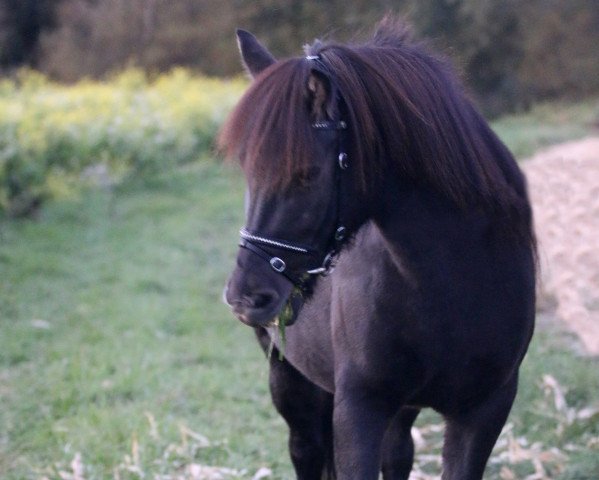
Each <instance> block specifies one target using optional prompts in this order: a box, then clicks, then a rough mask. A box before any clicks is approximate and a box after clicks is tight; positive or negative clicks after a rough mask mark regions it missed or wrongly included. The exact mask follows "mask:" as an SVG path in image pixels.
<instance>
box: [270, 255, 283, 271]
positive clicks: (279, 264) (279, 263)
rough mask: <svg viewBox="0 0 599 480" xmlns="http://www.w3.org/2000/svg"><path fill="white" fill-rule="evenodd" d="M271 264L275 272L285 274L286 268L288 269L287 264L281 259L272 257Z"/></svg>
mask: <svg viewBox="0 0 599 480" xmlns="http://www.w3.org/2000/svg"><path fill="white" fill-rule="evenodd" d="M269 263H270V266H271V267H272V269H273V270H274V271H275V272H279V273H283V272H284V271H285V268H287V265H285V262H284V261H283V260H281V259H280V258H279V257H272V258H271V259H270V261H269Z"/></svg>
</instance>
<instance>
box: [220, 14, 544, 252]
mask: <svg viewBox="0 0 599 480" xmlns="http://www.w3.org/2000/svg"><path fill="white" fill-rule="evenodd" d="M306 53H307V54H308V55H312V56H319V57H320V59H321V62H322V63H323V64H324V65H325V66H326V67H327V70H328V72H329V74H330V81H331V82H332V83H333V84H334V86H335V87H336V88H337V89H338V91H339V96H340V98H341V102H342V113H343V115H344V116H345V117H346V118H344V120H346V121H347V123H348V125H349V128H350V137H351V139H352V141H351V158H352V169H356V175H357V178H358V179H359V180H360V181H361V182H362V185H363V186H364V188H370V187H372V186H373V185H376V182H377V180H378V179H380V178H381V176H382V175H388V174H389V173H390V170H392V171H393V173H395V174H397V175H399V176H400V178H402V179H403V180H402V181H405V182H414V183H416V184H419V185H422V186H424V187H425V188H432V189H435V190H437V191H438V192H440V193H441V194H443V195H444V196H446V197H447V199H448V200H449V201H450V202H453V203H454V204H455V205H456V207H458V208H464V207H468V206H476V207H477V208H483V209H486V210H489V211H493V212H494V213H495V214H498V215H501V216H503V217H504V218H505V219H506V220H508V219H509V221H510V222H512V223H516V224H518V225H517V226H516V225H512V226H513V227H515V229H516V230H518V231H519V233H520V234H523V235H524V236H526V237H529V239H530V240H531V241H533V242H534V240H533V235H532V233H531V227H530V222H531V219H530V216H531V213H530V207H529V206H528V200H527V193H526V184H525V180H524V177H523V175H522V173H521V172H520V170H519V168H518V167H517V165H516V163H515V161H514V160H513V157H512V155H511V154H510V152H509V151H508V150H507V148H506V147H505V146H504V145H503V144H502V142H501V141H500V140H499V139H498V138H497V136H496V135H495V134H494V133H493V131H492V130H491V129H490V127H489V126H488V125H487V123H486V121H485V120H484V119H483V118H482V117H481V115H480V114H479V113H478V112H477V111H476V109H475V108H474V107H473V105H472V103H471V101H470V100H469V99H468V97H467V95H466V94H465V92H464V89H463V87H462V86H461V84H460V82H459V80H458V76H457V75H456V74H455V73H454V71H453V69H452V68H451V66H450V64H449V62H448V61H447V60H446V59H444V58H442V57H440V56H438V55H435V54H433V53H431V52H430V51H429V49H428V48H427V47H426V45H424V44H422V43H419V42H417V41H414V40H413V39H412V37H411V35H410V34H409V31H408V30H407V29H406V28H405V27H404V25H403V24H401V23H400V22H397V21H394V20H392V19H386V20H383V22H381V23H380V24H379V25H378V27H377V29H376V32H375V34H374V36H373V37H372V39H371V40H370V41H368V42H366V43H364V44H358V45H344V44H337V43H329V44H321V43H320V42H316V43H315V44H314V45H312V46H311V47H308V49H307V52H306ZM312 68H313V65H312V64H311V61H310V60H307V59H306V58H304V57H297V58H291V59H287V60H284V61H280V62H277V63H275V64H274V65H272V66H270V67H269V68H268V69H266V70H265V71H264V72H262V73H261V74H260V75H259V76H258V77H257V78H256V79H255V81H254V82H253V83H252V85H251V86H250V88H249V89H248V91H247V92H246V94H245V95H244V96H243V98H242V99H241V101H240V102H239V104H238V105H237V107H236V108H235V110H234V111H233V112H232V114H231V115H230V117H229V119H228V121H227V122H226V124H225V125H224V127H223V129H222V131H221V135H220V137H219V144H220V146H221V148H222V149H223V150H224V152H225V153H226V154H227V156H231V157H239V158H240V159H241V162H242V166H243V168H244V170H245V171H246V173H248V174H249V176H250V177H252V178H254V179H260V181H261V182H263V183H264V184H266V185H268V186H270V187H272V188H282V187H285V186H286V185H289V184H290V183H291V182H292V181H293V180H294V178H296V176H297V175H298V174H300V173H301V172H302V171H304V170H305V169H306V168H307V165H309V163H310V161H311V160H312V159H313V158H314V155H315V153H316V152H314V151H313V145H315V141H314V129H312V128H310V125H311V122H312V119H311V113H310V109H309V105H308V94H307V84H308V80H309V76H310V73H311V70H312Z"/></svg>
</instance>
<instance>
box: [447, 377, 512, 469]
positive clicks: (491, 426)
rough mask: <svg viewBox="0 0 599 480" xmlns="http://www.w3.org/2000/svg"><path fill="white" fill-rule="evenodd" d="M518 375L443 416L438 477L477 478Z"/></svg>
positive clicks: (504, 416)
mask: <svg viewBox="0 0 599 480" xmlns="http://www.w3.org/2000/svg"><path fill="white" fill-rule="evenodd" d="M517 389H518V376H517V375H515V376H514V378H512V379H511V380H510V381H509V382H508V383H506V384H505V385H504V386H503V387H502V388H501V389H499V390H497V391H496V392H494V393H493V394H492V395H491V396H490V397H489V398H487V399H486V400H485V401H484V402H482V403H480V404H479V405H477V406H476V407H474V408H472V409H470V410H468V411H467V412H464V413H461V414H459V415H452V416H447V417H446V428H445V442H444V445H443V474H442V476H441V478H442V480H481V479H482V478H483V474H484V471H485V466H486V464H487V460H488V459H489V456H490V455H491V451H492V450H493V446H494V445H495V442H496V441H497V437H499V434H500V433H501V429H502V428H503V425H504V424H505V421H506V419H507V416H508V414H509V412H510V409H511V408H512V404H513V402H514V398H515V396H516V391H517Z"/></svg>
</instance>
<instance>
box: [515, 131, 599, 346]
mask: <svg viewBox="0 0 599 480" xmlns="http://www.w3.org/2000/svg"><path fill="white" fill-rule="evenodd" d="M522 165H523V169H524V171H525V172H526V175H527V177H528V183H529V188H530V195H531V199H532V203H533V208H534V213H535V224H536V230H537V236H538V240H539V253H540V263H541V270H542V271H541V282H540V284H539V307H540V309H541V310H544V311H545V312H549V313H553V314H555V315H556V316H557V317H558V318H559V319H561V320H562V321H564V322H565V323H566V325H567V326H568V328H569V329H571V330H572V331H573V332H575V333H576V334H577V335H578V337H579V338H580V340H581V342H582V344H583V346H584V347H585V349H586V350H587V352H588V353H589V354H591V355H599V137H590V138H586V139H583V140H579V141H574V142H568V143H563V144H561V145H556V146H554V147H551V148H549V149H547V150H542V151H540V152H538V153H536V154H535V155H534V156H533V157H531V158H530V159H529V160H526V161H524V162H523V163H522Z"/></svg>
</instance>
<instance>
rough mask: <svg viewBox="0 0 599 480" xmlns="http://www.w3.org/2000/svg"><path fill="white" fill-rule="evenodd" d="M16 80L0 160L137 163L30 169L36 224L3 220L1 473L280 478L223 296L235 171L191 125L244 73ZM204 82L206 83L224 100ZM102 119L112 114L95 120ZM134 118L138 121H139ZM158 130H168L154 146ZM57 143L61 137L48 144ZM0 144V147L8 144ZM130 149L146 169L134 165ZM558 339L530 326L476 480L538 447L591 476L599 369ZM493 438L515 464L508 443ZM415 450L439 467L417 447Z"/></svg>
mask: <svg viewBox="0 0 599 480" xmlns="http://www.w3.org/2000/svg"><path fill="white" fill-rule="evenodd" d="M27 78H28V79H29V80H28V81H27V82H24V83H23V85H22V86H20V87H17V86H16V85H14V84H10V83H4V84H2V86H1V87H0V92H3V93H2V94H0V102H4V103H2V105H3V106H2V108H0V117H1V118H2V120H1V122H0V132H2V133H0V134H1V135H5V136H6V135H13V134H12V133H10V132H11V130H10V129H8V128H7V127H6V125H7V122H9V121H10V120H11V119H12V120H13V124H12V125H13V130H14V131H16V132H19V135H17V136H14V135H13V136H11V137H10V138H11V139H12V140H13V141H15V142H16V143H12V144H11V145H13V150H16V151H17V152H19V153H18V154H14V156H12V157H10V158H12V159H13V160H14V158H19V159H22V161H23V162H27V161H33V160H34V159H37V160H42V161H43V159H45V158H52V159H53V160H52V162H50V161H48V160H46V161H45V162H46V163H44V165H47V164H48V163H50V164H51V165H52V166H54V165H64V162H65V161H66V159H70V161H72V162H74V163H75V164H77V165H78V167H77V168H76V169H74V170H73V172H81V171H82V169H84V167H85V166H88V165H94V162H95V161H96V159H98V160H99V161H101V162H102V161H105V162H106V164H107V165H109V166H111V169H110V172H117V173H118V172H122V171H126V172H129V173H131V172H136V173H137V174H136V175H131V174H129V175H125V176H124V177H123V179H122V180H121V181H120V182H118V183H111V184H110V185H104V186H103V188H98V187H95V188H87V189H81V188H77V189H75V191H76V192H77V195H76V196H73V195H71V196H68V195H67V196H65V195H63V194H60V193H61V190H59V189H57V190H52V189H51V188H50V187H49V186H47V185H52V182H50V183H49V184H46V183H45V181H44V182H41V183H40V185H42V186H44V188H48V190H47V191H50V192H53V193H55V194H56V193H59V195H57V198H56V199H55V200H54V201H52V202H48V203H47V204H46V205H45V207H44V208H43V209H42V210H41V212H40V215H39V218H38V220H37V221H35V222H34V221H30V220H10V221H9V220H7V219H6V218H5V219H4V220H3V223H2V224H0V272H1V275H0V477H1V478H3V479H7V480H17V479H18V480H21V479H24V478H36V479H37V478H40V479H41V478H48V479H52V480H54V479H65V478H72V479H73V480H75V479H76V478H78V477H77V476H76V473H77V472H78V471H80V470H81V471H82V472H83V475H84V478H86V479H87V480H90V479H104V478H115V479H117V478H118V479H137V478H142V477H145V478H160V479H166V478H175V476H176V475H179V476H180V478H190V479H191V478H202V477H200V476H199V474H198V472H199V471H200V465H212V466H223V467H228V468H230V469H234V470H236V471H237V473H238V474H239V475H238V476H239V477H241V478H252V476H253V475H254V473H255V472H256V471H257V470H258V469H259V468H261V467H263V466H266V467H268V468H270V469H272V471H273V473H272V475H271V477H270V478H274V479H282V478H292V473H291V467H290V462H289V460H288V457H287V453H286V429H285V426H284V423H283V421H282V420H281V419H280V418H279V417H278V415H277V414H276V413H275V411H274V408H273V407H272V406H271V404H270V398H269V394H268V389H267V363H266V361H265V357H264V355H263V354H262V352H261V351H260V349H259V347H258V346H257V344H256V342H255V341H254V340H253V334H252V331H251V329H249V328H248V327H245V326H243V325H242V324H240V323H239V322H237V321H236V320H234V319H233V317H232V316H231V314H230V313H229V311H228V309H227V308H226V307H225V306H224V305H223V304H222V303H221V300H220V295H221V289H222V285H223V284H224V281H225V278H226V275H227V274H228V272H229V270H230V268H231V266H232V265H233V261H234V254H235V250H236V237H237V229H238V227H239V226H240V225H241V223H242V208H241V205H242V197H243V185H242V180H241V178H240V176H239V175H238V174H237V173H236V172H233V171H231V170H229V169H228V168H227V167H224V166H222V165H220V164H217V163H216V162H214V161H213V160H211V159H210V158H208V156H207V152H208V150H207V148H208V146H209V143H210V140H209V139H210V138H211V137H210V135H211V134H209V133H205V132H212V134H213V132H214V129H215V128H216V126H215V125H216V124H217V123H218V122H219V121H220V119H221V118H222V115H223V114H224V110H220V109H217V110H215V111H213V113H212V114H206V113H198V112H200V110H199V109H197V105H202V101H203V99H204V98H209V99H210V101H209V102H208V103H207V105H208V106H219V107H221V106H224V105H230V104H231V103H232V102H233V101H234V96H235V95H237V92H238V91H239V89H240V88H241V87H240V86H239V85H237V84H236V83H234V84H229V85H225V86H222V85H216V84H210V86H209V87H208V86H206V85H208V84H207V83H201V82H210V81H206V80H194V79H192V78H191V77H189V76H187V75H186V74H184V73H183V72H179V73H173V74H172V75H170V76H167V77H164V78H163V77H160V78H159V79H157V80H155V81H154V82H150V83H146V82H145V80H143V79H140V78H139V77H136V76H135V75H134V74H129V75H127V76H124V77H120V79H117V80H115V85H119V84H120V85H124V86H123V87H122V89H121V90H118V89H115V90H114V91H113V90H111V89H112V88H113V87H112V86H111V87H108V86H106V85H104V84H98V83H85V84H83V85H79V86H77V87H76V88H74V89H73V93H72V92H71V91H70V90H69V89H68V88H63V87H57V86H55V85H53V84H48V83H47V82H46V81H45V80H43V79H41V78H39V77H34V76H28V77H27ZM36 78H37V80H35V81H36V82H39V84H37V85H33V83H32V82H34V79H36ZM136 78H137V80H136ZM119 82H121V83H119ZM136 82H137V83H136ZM171 82H172V83H171ZM177 82H179V83H177ZM188 82H189V83H188ZM193 82H200V83H198V84H194V83H193ZM132 84H135V86H134V85H132ZM125 85H129V86H125ZM190 85H196V87H195V88H191V87H190ZM212 87H214V88H216V89H219V88H222V89H223V90H222V91H223V94H222V95H223V98H222V99H216V98H215V97H213V96H212V93H211V92H209V90H210V88H212ZM162 88H164V90H163V89H162ZM85 89H88V90H87V92H86V93H85V94H83V93H82V92H83V90H85ZM41 91H43V92H46V94H45V95H42V94H41V93H39V92H41ZM119 91H120V92H121V93H117V92H119ZM75 92H79V94H76V93H75ZM100 92H104V93H103V94H102V95H104V96H102V95H101V94H100ZM119 95H121V98H120V99H119ZM188 95H191V97H190V96H188ZM229 96H231V97H229ZM225 97H226V98H225ZM19 99H21V100H19ZM19 101H22V102H25V103H23V104H22V105H21V106H19ZM120 101H124V102H125V103H124V105H125V107H124V109H123V108H121V107H119V102H120ZM11 102H12V103H11ZM52 102H54V103H52ZM87 102H89V103H87ZM111 102H112V103H111ZM84 104H85V105H86V107H85V108H84V106H83V105H84ZM6 105H10V108H11V109H12V110H11V112H12V114H7V113H6V109H5V106H6ZM25 105H26V106H27V108H25ZM52 105H54V106H52ZM63 105H70V106H69V107H68V108H67V107H63ZM75 105H81V108H75V107H74V106H75ZM107 105H108V106H107ZM131 105H135V106H138V107H139V109H138V110H136V109H134V108H132V107H130V106H131ZM88 109H91V113H90V112H89V110H88ZM593 109H595V112H596V106H595V105H593V104H591V105H584V104H581V105H577V106H571V107H567V108H566V107H561V106H560V108H559V111H555V110H554V109H552V108H550V107H549V106H543V107H540V108H539V109H534V110H533V111H532V113H531V114H530V115H527V116H521V117H512V118H509V119H505V120H500V121H499V122H497V123H496V124H495V127H496V128H497V130H498V131H499V133H500V134H501V135H502V136H503V137H504V138H505V139H506V141H507V143H508V144H509V145H510V147H512V148H515V149H516V151H517V152H519V153H521V154H527V153H529V152H531V151H533V150H534V149H535V148H536V147H537V146H539V145H545V144H546V143H548V142H551V141H561V140H564V139H566V138H571V137H576V136H578V135H582V134H584V132H585V131H587V128H590V127H589V124H590V123H592V121H595V120H596V116H594V115H596V113H593ZM123 110H124V111H123ZM225 110H226V109H225ZM140 111H142V112H145V113H144V114H143V115H142V116H141V117H140V116H139V112H140ZM153 112H158V113H157V114H156V115H154V113H153ZM568 112H569V113H568ZM46 115H48V117H46ZM65 115H66V116H69V118H71V119H72V123H69V121H68V120H66V119H65V118H64V116H65ZM111 115H112V116H115V115H116V116H120V117H121V118H122V119H123V121H122V123H121V124H115V123H111V122H116V120H114V118H112V116H111ZM211 115H214V117H213V116H211ZM24 118H25V119H27V121H22V119H24ZM17 119H20V120H19V121H17ZM111 119H112V120H111ZM143 119H153V120H148V121H149V122H150V124H149V126H146V125H147V124H145V123H143V122H142V120H143ZM206 119H208V124H207V125H208V126H206V125H205V122H206V121H207V120H206ZM539 123H541V124H544V126H543V127H540V126H539ZM96 126H97V131H96V130H94V128H95V127H96ZM109 127H110V128H109ZM7 132H9V133H8V134H7ZM69 132H70V133H69ZM94 132H100V133H94ZM69 135H71V136H70V137H69ZM161 135H164V136H165V138H168V139H169V140H168V141H166V140H165V141H164V143H162V142H160V141H159V140H158V138H162V137H161ZM2 138H6V137H2ZM60 138H62V139H68V138H70V139H71V141H70V143H66V145H68V146H64V145H65V143H63V144H62V145H63V147H60V148H59V147H55V146H54V145H55V144H54V143H53V142H54V141H55V139H60ZM96 138H103V140H94V139H96ZM61 141H62V140H61ZM179 141H180V142H181V144H179ZM64 142H66V140H64ZM199 144H202V145H203V146H202V147H201V148H200V147H198V146H197V145H199ZM2 145H3V147H2V149H0V152H2V153H1V155H3V156H2V157H1V158H2V159H6V158H7V157H6V155H7V151H8V152H9V153H10V152H11V151H13V150H11V149H8V150H6V144H2ZM113 145H118V148H120V149H121V150H119V149H117V147H114V148H113ZM190 145H194V147H193V148H192V147H190ZM138 149H140V150H138ZM202 149H204V153H203V154H202ZM138 151H142V152H148V156H144V155H142V154H138V153H137V152H138ZM192 151H193V152H195V153H193V154H192V153H191V152H192ZM20 152H34V153H35V155H26V154H25V153H20ZM56 152H70V153H68V155H61V154H60V153H56ZM133 159H138V160H139V163H140V164H142V165H148V166H149V167H150V168H148V169H145V167H144V168H141V169H139V170H137V169H136V168H135V165H136V163H135V161H134V160H133ZM191 160H197V161H191ZM3 161H4V160H3ZM19 161H21V160H19ZM163 162H164V164H163ZM0 165H5V163H0ZM66 165H68V163H66ZM113 165H115V166H116V167H113ZM155 165H156V166H157V167H158V168H154V166H155ZM164 167H166V168H164ZM2 168H4V167H2ZM44 168H45V167H44ZM65 170H66V167H65ZM48 171H50V172H54V173H55V172H57V171H58V172H61V171H60V170H54V169H53V168H50V169H49V170H48ZM67 173H68V172H67ZM55 176H56V178H57V180H56V181H62V177H61V176H60V175H59V174H56V175H55ZM67 177H68V175H67ZM0 178H1V177H0ZM73 178H74V179H75V181H76V183H78V182H79V181H80V179H81V177H80V176H78V175H75V174H73ZM0 183H1V182H0ZM68 191H69V192H72V191H73V189H72V188H69V189H68ZM564 338H566V337H565V336H564V335H562V334H560V335H556V330H555V327H545V328H544V329H541V331H540V332H539V333H538V334H537V336H536V337H535V341H534V344H533V347H532V349H531V352H530V354H529V355H528V357H527V359H526V361H525V364H524V368H523V372H522V379H521V391H520V395H519V398H518V401H517V404H516V406H515V409H514V412H513V414H512V416H511V417H510V422H511V424H512V427H511V430H508V431H507V432H506V434H505V435H504V437H503V440H502V442H503V447H502V446H501V445H500V447H499V448H498V451H497V454H496V456H495V459H496V460H494V461H493V462H492V463H491V464H490V467H489V472H490V478H493V479H499V478H510V477H507V476H506V475H507V473H506V470H505V469H506V468H509V469H510V471H512V472H513V473H514V474H515V475H516V476H515V477H514V478H524V476H525V475H527V474H529V473H533V472H534V471H535V464H534V463H533V461H536V460H535V459H540V460H539V461H541V464H542V465H543V468H545V470H546V473H547V474H548V475H550V476H549V477H548V478H556V479H560V480H573V479H576V480H591V479H595V478H596V472H597V470H598V469H599V464H598V461H597V458H599V443H598V442H597V437H599V415H598V414H597V412H596V411H594V410H592V408H595V407H597V406H598V404H597V401H598V399H597V393H596V392H597V391H599V377H598V376H597V373H596V372H597V370H598V367H599V364H598V361H597V360H593V359H588V358H583V357H579V356H577V355H575V354H573V353H572V350H571V348H570V346H569V344H566V343H565V341H564ZM562 394H563V398H564V402H560V401H558V400H559V398H561V397H560V395H562ZM556 399H557V400H556ZM438 422H439V419H438V418H437V417H436V416H434V415H431V414H427V415H425V416H423V418H422V419H419V422H418V428H419V429H420V431H421V432H423V436H424V437H425V440H426V445H424V446H423V447H422V448H421V450H420V451H419V453H426V454H427V455H429V454H430V455H431V456H435V455H437V454H438V445H437V443H438V442H437V441H438V439H439V437H440V435H441V434H440V433H439V432H438V430H437V429H435V428H432V427H430V428H429V426H430V425H431V424H433V425H434V424H436V423H438ZM523 438H524V439H525V441H524V440H522V439H523ZM509 442H511V443H509ZM514 442H515V443H514ZM526 442H527V443H526ZM508 444H509V445H510V446H511V449H512V451H516V452H517V453H519V455H520V456H519V457H518V456H517V457H515V458H517V459H519V461H515V460H513V459H512V460H510V458H508V457H507V452H508V450H509V449H508V448H507V447H506V445H508ZM516 447H517V448H516ZM552 448H556V449H559V452H556V451H552V450H551V449H552ZM552 452H553V453H552ZM566 456H567V458H566ZM418 465H419V468H421V469H422V470H423V471H430V472H438V467H436V465H435V463H434V462H432V463H427V462H426V461H425V460H419V464H418ZM69 475H70V476H69ZM169 475H170V476H169ZM229 476H230V477H232V478H235V475H234V474H233V473H231V472H230V475H229ZM500 476H501V477H500ZM176 478H179V477H176Z"/></svg>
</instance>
